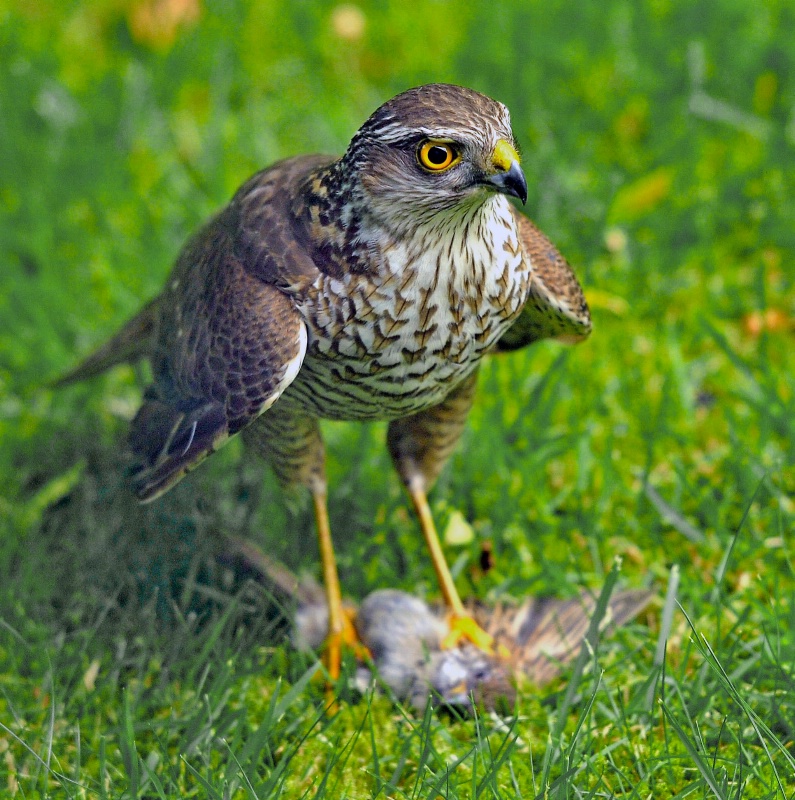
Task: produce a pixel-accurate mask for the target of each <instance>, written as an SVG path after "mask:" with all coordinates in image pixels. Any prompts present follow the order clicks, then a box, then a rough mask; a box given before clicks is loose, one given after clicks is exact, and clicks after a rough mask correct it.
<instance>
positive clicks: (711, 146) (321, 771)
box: [0, 0, 795, 800]
mask: <svg viewBox="0 0 795 800" xmlns="http://www.w3.org/2000/svg"><path fill="white" fill-rule="evenodd" d="M430 81H449V82H454V83H460V84H464V85H467V86H471V87H473V88H475V89H478V90H480V91H483V92H486V93H487V94H489V95H491V96H493V97H496V98H498V99H499V100H502V101H503V102H505V103H506V104H507V105H508V107H509V108H510V109H511V113H512V119H513V124H514V130H515V132H516V135H517V137H518V139H519V141H520V143H521V145H522V148H523V150H522V153H523V166H524V167H525V171H526V174H527V176H528V182H529V190H530V196H529V199H528V203H527V208H526V211H527V213H528V214H529V215H530V216H531V217H532V218H533V219H534V220H535V221H536V222H537V223H538V225H539V226H540V227H541V228H542V230H544V231H545V232H546V233H547V234H548V235H549V236H550V237H551V238H552V240H553V241H554V242H555V243H556V244H557V245H558V246H559V248H560V249H561V251H562V252H563V253H565V254H566V256H567V257H568V259H569V261H570V262H571V263H572V265H573V266H574V268H575V270H576V271H577V273H578V276H579V277H580V279H581V281H582V283H583V285H584V287H585V291H586V295H587V296H588V299H589V301H590V305H591V309H592V313H593V317H594V332H593V335H592V336H591V338H590V339H589V340H588V341H587V342H585V343H584V344H581V345H579V346H577V347H574V348H563V347H561V346H559V345H555V344H546V343H545V344H540V345H536V346H534V347H533V348H530V349H528V350H526V351H523V352H519V353H515V354H511V355H505V356H500V357H494V358H492V359H491V360H489V361H488V362H487V363H486V364H485V368H484V369H483V370H482V371H481V377H480V385H479V394H478V399H477V402H476V406H475V408H474V410H473V412H472V414H471V419H470V424H469V427H468V430H467V433H466V434H465V437H464V440H463V442H462V444H461V446H460V447H459V449H458V451H457V453H456V455H455V456H454V457H453V459H452V461H451V464H450V465H449V467H448V468H447V470H446V471H445V473H444V475H443V476H442V478H441V480H440V481H439V484H438V485H437V487H436V489H435V490H434V492H433V493H432V496H431V502H432V506H433V509H434V512H435V514H436V516H437V519H438V521H439V523H440V528H441V529H442V531H444V530H445V527H446V525H447V522H448V520H450V519H451V518H454V519H460V516H459V514H460V515H463V517H464V518H465V519H466V521H467V522H468V523H469V526H470V528H471V531H472V535H471V536H470V537H464V540H463V541H459V542H457V543H449V544H448V545H447V552H448V554H449V556H450V560H451V563H452V564H453V565H454V572H455V574H456V578H457V582H458V585H459V588H460V590H461V591H462V593H463V594H465V595H468V596H475V597H478V598H481V599H484V600H486V601H493V600H495V599H498V598H506V597H508V598H515V599H521V598H523V597H525V596H528V595H551V596H555V597H571V596H574V595H576V594H577V593H578V592H579V591H581V590H583V589H587V590H589V591H591V592H594V593H597V594H598V593H599V591H600V590H601V589H602V587H603V586H604V585H605V582H606V581H612V580H613V579H614V578H615V577H616V575H615V572H614V570H616V569H620V573H619V574H618V580H619V584H620V585H621V586H624V587H627V588H636V587H651V588H653V589H654V590H655V592H656V597H655V600H654V601H653V602H652V604H651V605H650V607H649V609H648V610H647V611H646V612H644V613H643V614H642V615H641V616H640V617H639V618H638V619H636V620H635V621H634V622H633V623H631V624H629V625H627V626H625V627H623V628H621V629H620V630H619V631H618V632H616V633H615V634H613V635H611V636H608V637H604V638H603V639H602V640H601V641H600V642H599V646H598V648H597V649H596V651H595V652H593V653H586V655H585V656H584V657H583V659H582V660H581V661H580V662H579V663H578V665H577V666H576V667H575V666H570V667H568V668H567V669H566V670H565V671H564V673H563V675H562V676H561V677H560V678H559V679H557V680H556V681H555V682H553V683H552V684H550V685H548V686H545V687H543V688H534V687H531V686H524V687H521V689H520V691H519V696H518V700H517V704H516V707H515V709H514V710H513V712H512V713H511V714H509V715H507V716H504V717H499V716H496V715H494V714H489V713H486V712H481V713H478V714H477V715H476V716H475V717H474V718H469V719H465V718H459V717H458V716H457V715H455V714H451V715H447V714H437V713H434V712H433V711H431V710H427V711H426V712H425V713H423V712H422V711H421V710H420V711H417V710H413V709H410V708H404V707H402V706H401V705H400V704H396V703H393V702H392V701H390V700H389V699H388V698H387V697H386V696H385V695H384V694H383V693H382V692H379V691H371V692H366V693H364V694H363V695H360V694H356V693H354V692H352V691H349V690H348V689H347V688H344V687H343V686H342V684H341V688H340V693H341V695H342V696H341V701H340V710H339V713H337V714H336V715H333V716H327V715H325V714H324V713H323V704H324V694H323V690H322V683H319V682H318V681H317V680H316V679H315V677H314V676H315V674H316V671H317V670H316V662H315V659H314V658H312V657H309V656H306V655H301V654H299V653H296V652H295V651H294V650H293V649H291V647H290V646H289V645H288V644H287V643H286V641H285V623H284V618H283V614H282V613H281V609H280V608H279V604H278V603H276V602H275V601H274V599H273V597H272V596H271V595H270V593H269V592H268V591H266V590H264V589H263V588H262V587H261V586H259V585H258V584H256V583H255V582H252V581H251V580H246V579H245V577H244V576H241V575H240V574H238V573H236V572H234V571H232V570H230V569H229V568H228V567H227V566H224V565H222V564H220V563H219V562H218V560H217V558H216V557H215V555H216V553H217V550H218V546H219V541H220V540H221V536H222V534H225V533H231V534H234V535H238V536H244V537H247V538H250V539H252V540H253V541H255V542H257V543H258V544H260V545H261V546H262V547H263V548H264V549H266V550H267V551H268V552H269V553H271V554H273V555H274V556H275V557H277V558H278V559H280V560H281V561H283V562H284V563H285V564H287V565H288V566H289V567H290V568H292V569H294V570H296V571H301V570H305V571H308V572H310V573H315V574H316V573H317V571H318V566H319V564H318V562H319V558H318V556H317V555H316V550H315V540H314V533H313V528H312V518H311V514H310V510H309V509H308V508H306V507H304V506H301V505H300V504H299V505H298V506H297V507H295V508H293V507H288V506H286V505H285V504H284V502H283V500H282V498H280V495H279V492H278V490H277V487H276V484H275V481H274V480H273V478H272V476H270V475H269V474H268V473H267V471H266V470H265V469H264V468H263V466H262V464H259V463H257V462H256V461H255V460H254V459H251V458H246V457H245V454H244V453H243V449H242V447H241V446H240V444H239V443H238V442H233V443H231V444H230V445H229V446H228V447H226V448H225V449H224V450H223V451H221V452H220V453H219V454H218V455H216V456H214V457H213V458H212V459H211V460H210V461H208V462H207V463H206V464H205V465H204V466H203V467H202V468H201V469H199V470H197V471H196V472H194V473H192V474H191V475H190V476H189V477H188V478H187V479H186V480H185V481H183V482H182V483H181V484H180V485H179V486H178V487H177V488H176V489H175V490H174V491H173V492H171V493H169V494H168V495H167V496H165V497H164V498H162V499H161V500H160V501H158V502H156V503H154V504H151V505H147V506H139V505H137V504H136V503H135V502H134V501H133V500H132V498H131V496H130V495H129V493H128V491H127V489H126V485H125V478H124V463H125V462H124V454H123V452H122V451H123V442H124V436H125V431H126V427H127V423H128V420H129V419H130V417H131V415H132V414H133V413H134V411H135V409H136V407H137V403H138V402H139V400H140V396H141V392H142V389H143V386H144V385H145V381H146V373H145V370H137V369H132V368H126V367H124V368H119V369H116V370H114V371H112V372H110V373H108V374H107V375H106V376H104V377H102V378H99V379H95V380H93V381H90V382H87V383H85V384H83V385H79V386H74V387H69V388H67V389H62V390H57V391H56V390H53V389H52V388H50V387H49V383H50V382H51V381H53V380H54V379H55V378H57V377H58V375H59V374H61V373H63V372H64V371H65V370H66V369H67V368H68V367H70V366H72V365H74V364H75V363H76V362H77V361H78V360H79V358H80V357H82V356H84V355H86V354H87V353H88V352H90V351H91V349H92V348H93V347H95V346H98V345H99V344H100V343H102V342H103V341H104V340H105V339H106V338H107V337H108V336H109V335H110V334H111V333H112V332H113V331H114V330H115V329H116V328H117V327H118V326H119V325H120V324H121V323H122V322H123V321H124V320H125V319H126V318H128V317H129V316H130V315H132V314H133V313H134V312H135V311H136V310H137V309H138V308H139V307H140V306H141V304H142V303H143V302H144V301H145V300H146V299H148V298H150V297H151V296H153V295H154V294H155V293H156V292H157V291H158V289H159V288H160V286H161V284H162V282H163V281H164V279H165V277H166V275H167V274H168V271H169V269H170V266H171V263H172V262H173V259H174V257H175V256H176V254H177V252H178V250H179V248H180V246H181V244H182V243H183V242H184V240H185V238H186V237H187V236H188V234H189V233H190V232H191V231H192V230H193V229H195V227H196V226H197V225H198V224H200V222H201V221H202V220H204V219H205V218H206V217H207V216H208V215H210V214H211V213H213V211H214V210H216V209H218V208H219V207H220V206H222V205H223V203H224V202H226V201H227V200H228V198H229V197H230V196H231V194H232V193H233V192H234V190H235V189H236V188H237V186H238V185H239V184H240V183H241V182H242V181H243V180H245V179H246V178H247V177H248V176H249V175H250V174H251V173H253V172H254V171H255V170H257V169H259V168H260V167H262V166H264V165H266V164H268V163H270V162H273V161H275V160H276V159H279V158H283V157H286V156H289V155H294V154H298V153H304V152H317V151H320V152H332V153H339V152H342V151H343V150H344V148H345V147H346V144H347V142H348V141H349V139H350V137H351V136H352V135H353V133H354V132H355V130H356V128H357V127H358V125H359V124H360V123H361V122H362V121H363V120H364V119H365V118H366V117H367V116H368V115H369V113H370V112H371V111H372V110H374V109H375V108H376V107H377V106H378V105H379V104H380V103H381V102H383V101H384V100H386V99H387V98H389V97H390V96H392V95H393V94H395V93H397V92H399V91H401V90H402V89H405V88H407V87H409V86H412V85H417V84H420V83H424V82H430ZM0 153H1V154H2V155H0V443H2V444H1V445H0V487H2V489H0V796H9V797H18V798H39V797H42V798H43V797H68V798H72V797H74V798H83V797H91V798H93V797H100V798H105V797H107V798H121V797H127V798H135V797H141V798H177V797H211V798H216V797H217V798H227V797H228V798H254V797H258V798H278V797H282V798H300V797H306V798H333V799H334V800H337V798H357V800H358V799H359V798H375V797H380V798H435V797H445V798H478V797H482V798H533V797H537V796H542V797H544V796H546V797H550V798H553V797H559V798H564V797H566V798H578V797H596V798H602V797H622V798H624V797H625V798H650V797H655V798H656V797H676V798H684V797H693V798H701V797H705V798H706V797H710V798H712V797H714V798H721V799H723V798H725V799H726V800H728V798H754V799H755V798H771V799H772V798H776V799H777V800H778V799H779V798H781V799H782V800H783V798H793V797H795V563H794V562H793V555H792V552H793V539H794V536H795V531H794V530H793V520H794V519H795V266H793V264H794V263H795V224H793V208H794V207H795V6H793V5H792V4H791V3H787V2H778V1H777V0H765V1H764V2H759V3H755V4H750V3H741V2H736V0H710V2H706V1H702V2H685V0H643V1H642V2H637V3H632V2H628V1H627V0H604V2H602V3H581V4H575V3H570V2H569V3H564V2H558V1H557V0H555V1H553V2H549V1H548V2H543V3H542V2H538V0H531V1H529V2H528V1H527V0H525V1H520V0H514V1H513V2H511V1H509V0H499V1H498V2H491V3H485V2H479V1H478V2H473V3H456V2H452V1H451V0H420V1H419V2H417V3H413V4H401V3H389V2H382V1H381V0H367V2H363V3H360V4H359V5H357V6H349V5H334V4H333V3H323V2H311V3H310V2H306V3H295V4H290V5H289V6H288V5H287V4H283V3H278V2H276V1H275V0H253V2H243V0H235V1H234V2H229V3H220V2H200V0H134V1H133V2H130V3H121V2H118V0H94V1H93V2H90V3H85V2H84V3H80V2H61V3H56V2H52V0H42V2H38V3H16V2H11V0H0ZM384 432H385V428H384V426H383V425H380V424H379V425H368V426H359V425H348V424H335V425H328V426H326V427H325V428H324V433H325V437H326V442H327V446H328V451H329V472H330V480H331V487H332V488H331V506H330V513H331V524H332V531H334V533H335V541H336V546H337V550H338V555H339V562H340V571H341V576H342V581H343V588H344V591H345V592H346V593H347V594H348V595H349V596H350V597H352V598H356V599H361V598H362V597H364V596H365V595H366V594H367V593H368V592H369V591H371V590H372V589H374V588H376V587H379V586H380V587H384V586H390V587H396V588H401V589H404V590H406V591H409V592H412V593H415V594H418V595H421V596H428V597H433V596H434V591H435V585H434V581H433V571H432V569H431V566H430V562H429V560H428V558H427V557H426V555H425V553H424V548H423V545H422V542H421V537H420V535H419V529H418V527H417V525H416V523H415V521H414V520H413V519H412V517H411V516H410V514H409V512H408V506H407V501H406V498H405V497H404V495H403V492H402V489H401V487H400V485H399V483H398V480H397V478H396V476H395V475H394V473H393V471H392V468H391V465H390V463H389V458H388V456H387V454H386V449H385V447H384V445H383V438H384ZM456 512H458V513H456ZM454 514H455V517H454V516H453V515H454ZM486 540H489V541H491V542H492V543H493V551H494V560H495V566H494V568H493V569H492V570H490V571H489V572H487V573H486V574H485V575H482V574H480V573H479V572H478V571H477V570H476V569H474V567H475V565H476V564H477V562H478V558H479V554H480V551H481V548H482V546H483V543H484V541H486ZM666 596H667V597H668V603H667V605H666V602H665V598H666ZM666 608H667V610H668V612H673V613H672V616H671V618H670V619H667V618H666V616H667V615H666V614H664V609H666Z"/></svg>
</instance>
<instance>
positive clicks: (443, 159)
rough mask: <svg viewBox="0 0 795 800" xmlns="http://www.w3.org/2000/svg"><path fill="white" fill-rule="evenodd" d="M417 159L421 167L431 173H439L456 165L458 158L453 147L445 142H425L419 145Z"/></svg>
mask: <svg viewBox="0 0 795 800" xmlns="http://www.w3.org/2000/svg"><path fill="white" fill-rule="evenodd" d="M417 158H418V159H419V162H420V164H421V166H423V167H425V169H428V170H430V171H431V172H441V171H442V170H444V169H448V168H449V167H452V166H453V164H457V163H458V161H459V159H460V157H459V155H458V151H457V150H456V148H455V147H453V145H451V144H448V143H447V142H434V141H427V142H423V143H422V144H421V145H420V149H419V150H418V151H417Z"/></svg>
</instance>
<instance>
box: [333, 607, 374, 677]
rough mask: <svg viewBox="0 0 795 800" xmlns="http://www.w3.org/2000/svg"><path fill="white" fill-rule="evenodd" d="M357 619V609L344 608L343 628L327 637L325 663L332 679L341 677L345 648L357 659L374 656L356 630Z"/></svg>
mask: <svg viewBox="0 0 795 800" xmlns="http://www.w3.org/2000/svg"><path fill="white" fill-rule="evenodd" d="M355 620H356V610H355V609H353V608H343V609H342V630H340V631H336V632H333V633H330V634H329V635H328V638H327V639H326V643H325V645H324V648H323V649H324V653H323V663H324V664H325V665H326V670H327V671H328V675H329V678H330V679H331V680H332V681H336V680H338V679H339V676H340V666H341V664H342V651H343V650H349V651H350V652H352V653H353V655H354V657H355V658H356V660H357V661H367V660H370V659H371V658H372V656H371V655H370V651H369V650H368V649H367V647H366V646H365V645H364V643H363V642H362V640H361V639H360V638H359V634H358V633H357V632H356V625H355Z"/></svg>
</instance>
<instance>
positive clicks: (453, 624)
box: [441, 612, 511, 659]
mask: <svg viewBox="0 0 795 800" xmlns="http://www.w3.org/2000/svg"><path fill="white" fill-rule="evenodd" d="M448 619H449V623H450V633H448V634H447V636H445V637H444V639H442V644H441V647H442V650H450V649H452V648H453V647H457V646H458V645H459V644H460V643H461V642H462V641H467V642H469V643H470V644H473V645H474V646H475V647H477V648H478V650H482V651H483V652H484V653H485V654H486V655H489V656H497V657H498V658H502V659H508V658H510V655H511V653H510V651H509V650H508V648H507V647H506V646H505V645H504V644H497V645H496V646H495V642H494V637H493V636H492V635H491V634H490V633H487V632H486V631H484V630H483V628H481V627H480V625H478V624H477V622H475V620H474V619H473V618H472V617H470V616H469V615H468V614H456V613H455V612H453V613H451V614H450V615H449V617H448Z"/></svg>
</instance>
